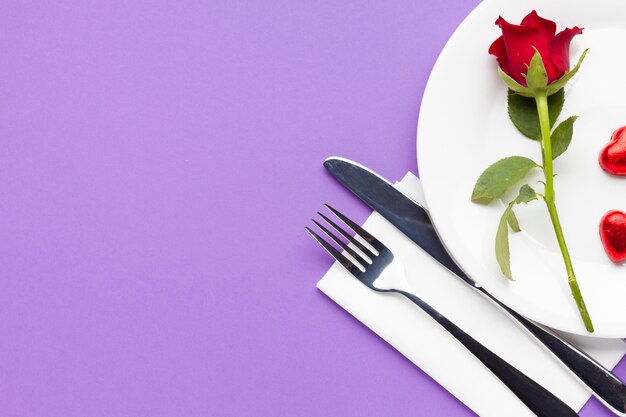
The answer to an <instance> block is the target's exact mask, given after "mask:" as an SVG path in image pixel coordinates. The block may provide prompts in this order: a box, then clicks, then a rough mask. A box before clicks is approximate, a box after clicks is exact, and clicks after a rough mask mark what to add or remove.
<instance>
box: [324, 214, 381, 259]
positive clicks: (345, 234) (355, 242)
mask: <svg viewBox="0 0 626 417" xmlns="http://www.w3.org/2000/svg"><path fill="white" fill-rule="evenodd" d="M317 214H319V215H320V216H321V217H322V219H324V220H326V223H328V224H329V225H331V226H332V227H333V229H335V230H336V231H338V232H339V233H341V235H342V236H343V237H345V238H346V239H348V240H349V241H350V243H352V244H353V245H354V246H356V247H357V248H359V249H360V250H361V252H363V253H364V254H365V255H367V256H368V257H369V258H370V259H374V257H375V256H376V255H375V254H374V253H373V252H372V251H371V250H370V249H369V248H368V247H367V246H365V245H364V244H362V243H361V242H359V241H358V240H356V239H355V238H354V237H352V235H351V234H350V233H348V232H346V231H345V229H344V228H342V227H341V226H339V225H338V224H337V223H335V222H334V221H332V220H331V219H329V218H328V217H327V216H325V215H324V214H322V213H320V212H319V211H318V212H317Z"/></svg>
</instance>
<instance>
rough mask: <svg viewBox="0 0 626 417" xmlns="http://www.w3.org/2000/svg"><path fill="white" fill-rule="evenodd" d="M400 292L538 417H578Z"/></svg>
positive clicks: (418, 300)
mask: <svg viewBox="0 0 626 417" xmlns="http://www.w3.org/2000/svg"><path fill="white" fill-rule="evenodd" d="M396 292H398V293H400V294H402V295H404V296H405V297H407V298H408V299H409V300H411V301H413V302H414V303H415V304H417V306H418V307H420V308H421V309H422V310H424V311H425V312H426V313H427V314H428V315H429V316H430V317H432V318H433V319H434V320H435V321H436V322H437V323H439V324H440V325H441V326H443V328H445V329H446V330H447V331H448V332H450V334H451V335H452V336H454V337H455V338H456V339H457V340H458V341H459V342H461V344H463V346H465V347H466V348H467V350H469V351H470V352H472V354H474V356H476V357H477V358H478V360H480V361H481V362H482V363H483V364H484V365H485V366H486V367H487V368H488V369H489V370H490V371H491V372H492V373H493V374H494V375H495V376H497V377H498V379H500V380H501V381H502V382H503V383H504V385H506V386H507V387H508V388H509V389H510V390H511V391H512V392H513V393H514V394H515V395H516V396H517V397H518V398H519V399H520V400H521V401H522V402H523V403H524V404H525V405H526V407H528V408H529V409H530V410H531V411H532V412H533V413H534V414H535V415H536V416H539V417H566V416H570V417H571V416H577V415H578V414H576V412H575V411H574V410H572V409H571V408H570V407H569V406H568V405H567V404H565V403H564V402H563V401H561V400H560V399H559V398H557V397H556V396H555V395H554V394H552V393H551V392H550V391H548V390H547V389H545V388H544V387H542V386H541V385H539V384H538V383H537V382H535V381H533V380H532V379H531V378H529V377H528V376H526V375H524V374H523V373H522V372H520V371H519V370H518V369H516V368H515V367H513V366H512V365H510V364H509V363H508V362H506V361H505V360H504V359H502V358H501V357H499V356H498V355H496V354H495V353H493V352H492V351H490V350H489V349H487V348H486V347H485V346H483V345H482V344H480V342H478V341H477V340H476V339H474V338H473V337H471V336H470V335H468V334H467V333H465V332H464V331H463V330H461V329H460V328H459V327H458V326H457V325H455V324H454V323H452V322H451V321H450V320H448V319H447V318H446V317H445V316H443V315H442V314H441V313H439V312H438V311H437V310H435V309H434V308H433V307H431V306H430V305H429V304H427V303H426V302H425V301H423V300H422V299H421V298H419V297H417V296H415V295H413V294H411V293H409V292H406V291H401V290H396Z"/></svg>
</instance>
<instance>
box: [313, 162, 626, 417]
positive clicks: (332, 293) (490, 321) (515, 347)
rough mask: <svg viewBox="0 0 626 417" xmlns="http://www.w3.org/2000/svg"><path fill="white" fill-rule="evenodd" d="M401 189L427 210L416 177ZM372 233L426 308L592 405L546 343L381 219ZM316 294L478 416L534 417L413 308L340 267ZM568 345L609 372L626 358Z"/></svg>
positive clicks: (600, 348)
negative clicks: (391, 254)
mask: <svg viewBox="0 0 626 417" xmlns="http://www.w3.org/2000/svg"><path fill="white" fill-rule="evenodd" d="M396 186H397V187H398V188H399V189H401V190H403V191H404V192H406V193H407V194H409V195H410V196H411V197H413V198H414V199H415V200H416V201H418V202H420V203H424V196H423V193H422V188H421V184H420V182H419V179H418V178H417V177H416V176H414V175H413V174H411V173H408V174H407V175H406V176H405V177H404V179H403V180H402V181H401V182H400V183H399V184H396ZM346 214H349V213H346ZM365 228H366V229H367V230H368V231H370V232H371V233H372V234H373V235H375V236H376V237H377V238H379V239H380V240H381V241H382V242H383V243H385V244H386V245H387V246H388V247H389V248H390V249H391V250H392V251H393V252H394V253H395V254H396V256H399V257H400V258H401V259H402V260H403V261H404V263H405V266H406V272H407V275H408V279H409V282H410V284H411V286H412V287H413V288H414V289H415V291H416V294H418V295H419V296H420V297H421V298H422V299H423V300H424V301H426V302H428V303H429V304H431V305H432V306H433V307H434V308H436V309H437V310H439V311H440V312H441V313H442V314H444V315H445V316H447V317H448V318H449V319H450V320H452V321H453V322H454V323H455V324H457V325H458V326H459V327H461V328H462V329H463V330H465V331H466V332H467V333H469V334H470V335H472V336H473V337H474V338H475V339H477V340H478V341H480V342H481V343H482V344H484V345H485V346H487V347H488V348H489V349H491V350H492V351H493V352H495V353H496V354H498V355H499V356H500V357H502V358H503V359H505V360H506V361H507V362H509V363H510V364H512V365H513V366H515V367H517V368H518V369H519V370H521V371H522V372H524V373H525V374H526V375H528V376H530V377H531V378H532V379H534V380H535V381H537V382H538V383H540V384H541V385H543V386H544V387H545V388H547V389H548V390H550V391H551V392H552V393H554V394H555V395H556V396H558V397H559V398H561V399H562V400H563V401H565V402H566V403H567V404H568V405H569V406H570V407H572V408H573V409H574V410H580V409H581V408H582V406H583V405H584V404H585V403H586V402H587V400H588V399H589V397H590V395H591V392H590V391H589V390H588V389H587V388H586V387H585V386H584V385H583V384H581V383H580V382H578V381H577V380H576V379H575V378H574V377H573V376H572V375H571V374H570V373H569V371H568V370H567V369H566V368H565V367H564V366H563V365H562V364H561V363H560V362H558V361H557V360H556V359H554V358H553V357H552V356H551V354H550V353H547V352H546V351H545V350H544V348H542V347H541V346H540V345H539V343H537V342H535V341H534V340H532V339H531V338H530V337H529V336H528V335H527V334H526V333H525V332H524V331H523V330H522V329H521V328H520V327H519V326H517V325H515V324H514V323H513V322H512V321H511V320H510V319H508V318H507V317H506V316H505V315H504V314H502V313H501V312H500V311H499V310H498V308H497V307H495V306H493V305H492V304H491V303H490V302H489V301H487V300H486V299H485V298H483V297H482V296H481V295H480V294H478V293H477V292H476V291H473V290H471V289H470V288H469V287H467V286H466V285H465V284H464V283H463V282H461V280H459V279H457V278H456V277H454V276H453V275H452V274H451V273H450V272H448V271H447V270H446V269H444V268H443V267H441V265H439V264H438V263H437V262H436V261H434V260H433V259H432V258H430V256H429V255H428V254H427V253H426V252H424V251H423V250H422V249H420V248H419V247H418V246H417V245H415V244H414V243H413V242H412V241H411V240H410V239H408V238H407V237H406V236H404V235H403V234H402V233H401V232H400V231H398V230H397V229H396V228H395V227H393V226H392V225H391V224H390V223H388V222H387V221H386V220H385V219H383V218H382V217H381V216H380V215H379V214H377V213H373V214H372V215H371V216H370V217H369V218H368V219H367V221H366V222H365ZM317 287H318V288H319V289H320V290H321V291H323V292H324V293H325V294H326V295H328V296H329V297H330V298H332V299H333V300H334V301H335V302H336V303H338V304H339V305H340V306H342V307H343V308H344V309H346V310H347V311H348V312H349V313H350V314H352V315H353V316H355V317H356V318H357V319H359V320H360V321H361V322H363V323H364V324H365V325H366V326H367V327H369V328H370V329H372V330H373V331H374V332H376V333H377V334H378V335H379V336H381V337H382V338H383V339H385V340H386V341H387V342H388V343H390V344H391V345H392V346H394V347H395V348H396V349H397V350H398V351H400V353H402V354H403V355H404V356H406V357H407V358H408V359H409V360H411V361H412V362H413V363H414V364H415V365H417V366H418V367H420V368H421V369H422V370H423V371H425V372H426V373H428V374H429V375H430V376H431V377H433V378H434V379H435V380H436V381H437V382H439V383H440V384H441V385H442V386H443V387H445V388H446V389H447V390H448V391H449V392H450V393H451V394H452V395H454V396H455V397H457V398H458V399H459V400H461V401H462V402H463V403H465V404H466V405H467V406H468V407H469V408H471V409H472V410H474V412H476V413H477V414H478V415H480V416H482V417H490V416H493V417H501V416H503V415H506V416H511V417H517V416H519V417H522V416H529V417H530V416H533V414H532V413H531V412H530V411H529V410H528V409H527V408H526V406H525V405H524V404H523V403H522V402H521V401H519V399H518V398H517V397H516V396H515V395H514V394H512V393H511V392H510V391H509V390H508V389H507V388H506V387H505V386H504V385H503V384H502V383H501V382H500V381H499V380H498V379H497V378H496V377H495V376H493V374H491V372H490V371H489V370H487V368H485V367H484V366H483V365H482V364H481V363H480V362H479V361H478V360H477V359H476V358H475V357H474V356H473V355H472V354H471V353H469V351H467V350H466V349H465V348H464V347H463V346H462V345H461V344H460V343H459V342H458V341H457V340H456V339H454V338H453V337H452V336H450V334H448V333H447V332H446V331H445V330H444V329H443V328H442V327H440V326H439V325H438V324H437V323H436V322H435V321H434V320H432V319H431V318H430V317H429V316H427V315H426V314H425V313H424V312H422V311H421V310H420V309H419V308H417V307H416V306H415V305H414V304H412V303H411V302H410V301H408V300H406V299H404V298H403V297H401V296H395V295H387V294H379V293H375V292H373V291H371V290H370V289H368V288H367V287H365V286H364V285H363V284H361V283H360V282H359V281H357V280H356V279H355V278H354V277H352V275H350V273H348V272H347V271H345V270H344V269H343V268H342V267H341V266H340V265H339V264H337V263H335V264H334V265H333V266H332V267H331V268H330V270H329V271H328V272H327V273H326V275H324V277H323V278H322V279H321V280H320V281H319V282H318V283H317ZM567 338H568V340H569V341H570V342H572V343H574V344H576V345H577V346H579V347H580V348H582V349H583V350H585V351H586V352H587V353H588V354H590V355H591V356H592V357H594V358H595V359H596V360H597V361H598V362H600V363H601V364H603V365H604V366H605V367H607V368H608V369H612V368H613V367H614V366H615V365H616V364H617V362H618V361H619V360H620V359H621V358H622V356H623V355H624V354H625V353H626V343H624V342H623V341H621V340H615V339H597V338H589V337H581V336H572V335H567Z"/></svg>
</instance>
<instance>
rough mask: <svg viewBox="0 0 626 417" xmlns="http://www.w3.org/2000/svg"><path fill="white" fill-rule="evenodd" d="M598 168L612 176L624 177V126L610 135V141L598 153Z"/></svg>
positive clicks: (625, 157) (625, 134) (625, 165)
mask: <svg viewBox="0 0 626 417" xmlns="http://www.w3.org/2000/svg"><path fill="white" fill-rule="evenodd" d="M599 161H600V166H601V167H602V169H603V170H605V171H606V172H608V173H609V174H612V175H620V176H626V126H624V127H620V128H619V129H617V130H616V131H615V132H613V134H612V135H611V141H610V142H609V143H608V144H607V145H606V146H605V147H604V148H603V149H602V152H600V157H599Z"/></svg>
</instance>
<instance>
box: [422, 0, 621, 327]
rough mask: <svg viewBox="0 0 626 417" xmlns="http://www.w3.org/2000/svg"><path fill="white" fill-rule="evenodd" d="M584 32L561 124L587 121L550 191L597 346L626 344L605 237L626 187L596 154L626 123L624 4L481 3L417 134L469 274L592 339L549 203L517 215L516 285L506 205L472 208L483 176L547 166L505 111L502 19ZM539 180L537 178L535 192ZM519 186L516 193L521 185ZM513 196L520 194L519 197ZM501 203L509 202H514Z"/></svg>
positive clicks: (445, 55)
mask: <svg viewBox="0 0 626 417" xmlns="http://www.w3.org/2000/svg"><path fill="white" fill-rule="evenodd" d="M533 9H536V10H537V12H538V13H539V15H541V16H543V17H546V18H548V19H551V20H554V21H556V22H557V31H560V30H562V29H563V28H565V27H566V26H567V27H572V26H575V25H577V26H580V27H584V28H585V30H584V33H583V34H582V35H579V36H576V37H575V38H574V40H573V42H572V47H571V58H572V61H574V62H575V61H576V60H577V59H578V57H579V55H580V53H581V52H582V50H583V49H584V48H590V51H589V53H588V54H587V58H586V59H585V62H584V63H583V65H582V67H581V70H580V71H579V72H578V74H577V75H576V76H575V77H574V81H573V82H571V83H570V84H569V85H568V86H567V87H566V101H565V107H564V108H563V112H562V113H561V116H560V118H559V121H561V120H563V119H564V118H567V117H569V116H571V115H578V116H580V118H579V119H578V121H577V122H576V124H575V127H574V138H573V140H572V144H571V146H570V148H569V150H568V151H567V152H566V153H565V154H563V155H562V156H561V157H559V158H558V159H557V160H556V161H555V172H556V174H557V177H556V178H555V190H556V198H557V205H558V208H559V214H560V216H561V221H562V224H563V227H564V233H565V238H566V240H567V243H568V246H569V248H570V253H571V255H572V258H573V264H574V269H575V271H576V275H577V278H578V281H579V283H580V287H581V289H582V292H583V295H584V298H585V301H586V303H587V307H588V309H589V312H590V314H591V317H592V319H593V322H594V325H595V328H596V331H595V333H594V334H593V336H597V337H624V336H626V266H621V265H614V264H612V263H611V262H610V261H609V259H608V258H607V256H606V255H605V253H604V250H603V248H602V244H601V242H600V238H599V235H598V224H599V220H600V218H601V216H602V215H603V214H604V213H605V212H606V211H607V210H609V209H620V210H623V211H626V178H615V177H611V176H609V175H607V174H606V173H604V171H602V169H601V168H600V166H599V165H598V154H599V152H600V150H601V149H602V147H603V146H604V145H605V144H606V143H607V142H608V140H609V138H610V136H611V133H612V132H613V131H614V130H615V129H617V128H618V127H620V126H623V125H626V77H625V76H624V68H626V51H625V50H624V47H623V45H624V44H626V21H625V20H626V2H623V1H607V0H602V1H595V2H589V1H582V0H573V1H572V0H570V1H567V2H559V1H554V0H551V1H545V0H544V1H541V2H539V1H525V2H511V1H504V0H486V1H484V2H483V3H481V4H480V5H479V6H478V7H477V8H476V9H475V10H474V11H473V12H472V13H471V14H470V15H469V16H468V17H467V18H466V19H465V21H464V22H463V23H462V24H461V25H460V26H459V28H458V29H457V30H456V32H455V33H454V35H453V36H452V37H451V38H450V40H449V41H448V44H447V45H446V47H445V48H444V50H443V52H442V53H441V55H440V57H439V59H438V61H437V63H436V65H435V67H434V69H433V72H432V74H431V76H430V79H429V81H428V86H427V88H426V91H425V93H424V99H423V101H422V106H421V110H420V117H419V125H418V165H419V171H420V177H421V180H422V183H423V186H424V192H425V195H426V200H427V202H428V206H429V208H430V211H431V214H432V217H433V220H434V223H435V225H436V227H437V230H438V232H439V234H440V235H441V237H442V238H443V240H444V242H445V244H446V246H447V247H448V248H449V250H450V251H451V253H452V254H453V256H454V257H455V258H456V260H457V261H458V262H459V264H460V265H461V266H462V267H463V269H465V270H466V271H467V272H468V273H469V275H470V276H472V277H473V278H474V279H476V280H477V281H478V282H479V283H480V284H482V285H483V286H484V287H485V288H486V289H487V290H488V291H490V292H491V293H492V294H493V295H495V296H496V297H497V298H499V299H500V300H502V301H503V302H504V303H505V304H507V305H509V306H510V307H512V308H513V309H515V310H517V311H518V312H520V313H521V314H523V315H525V316H527V317H529V318H531V319H533V320H536V321H538V322H540V323H543V324H546V325H548V326H550V327H553V328H556V329H559V330H564V331H567V332H571V333H576V334H582V335H589V334H588V333H587V332H586V330H585V328H584V326H583V324H582V321H581V319H580V316H579V314H578V310H577V309H576V305H575V304H574V301H573V299H572V297H571V294H570V290H569V286H568V285H567V279H566V275H565V270H564V267H563V261H562V258H561V255H560V252H559V250H558V246H557V243H556V239H555V237H554V232H553V230H552V226H551V223H550V221H549V218H548V214H547V210H546V208H545V205H544V204H543V203H542V202H534V203H531V204H529V205H528V206H518V207H516V209H515V210H516V214H517V215H518V218H519V221H520V224H521V226H522V228H523V229H524V230H523V232H522V233H518V234H512V235H510V241H511V265H512V270H513V275H514V277H515V278H516V281H515V282H509V281H507V280H506V279H505V278H504V277H503V276H502V274H501V273H500V270H499V267H498V265H497V263H496V260H495V255H494V249H493V248H494V236H495V232H496V228H497V225H498V221H499V218H500V215H501V213H502V211H503V210H504V205H503V203H501V202H499V201H498V202H494V203H492V204H490V205H489V206H484V205H478V204H473V203H471V201H470V196H471V192H472V189H473V187H474V183H475V181H476V179H477V178H478V176H479V175H480V174H481V172H482V171H483V170H484V169H485V168H486V167H487V166H488V165H490V164H491V163H493V162H495V161H497V160H498V159H500V158H503V157H506V156H511V155H523V156H527V157H530V158H532V159H534V160H535V161H538V162H541V154H540V150H539V146H538V144H537V143H536V142H534V141H531V140H529V139H526V138H525V137H523V136H522V135H521V134H520V133H518V132H517V130H516V129H515V127H514V126H513V124H512V123H511V121H510V119H509V118H508V115H507V112H506V94H507V89H506V87H505V86H504V84H503V83H502V82H501V81H500V79H499V78H498V75H497V66H496V65H497V64H496V61H495V58H494V57H493V56H490V55H488V53H487V49H488V48H489V45H490V44H491V42H492V41H493V40H494V39H496V38H497V37H498V36H499V35H500V29H499V28H498V27H497V26H496V25H495V24H494V22H495V20H496V19H497V17H498V15H502V16H503V17H504V18H505V19H506V20H508V21H509V22H512V23H519V22H520V21H521V19H522V18H523V17H524V16H525V15H526V14H527V13H529V12H530V11H531V10H533ZM540 178H541V177H540V172H537V173H536V174H535V175H534V176H533V177H531V178H530V181H529V182H530V184H531V185H532V186H534V188H536V189H537V190H543V186H542V185H541V184H538V183H537V180H539V179H540ZM520 185H521V183H520ZM514 188H515V190H517V188H519V186H518V187H514ZM512 197H513V196H512V195H507V196H506V198H505V199H506V201H509V200H510V199H512Z"/></svg>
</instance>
